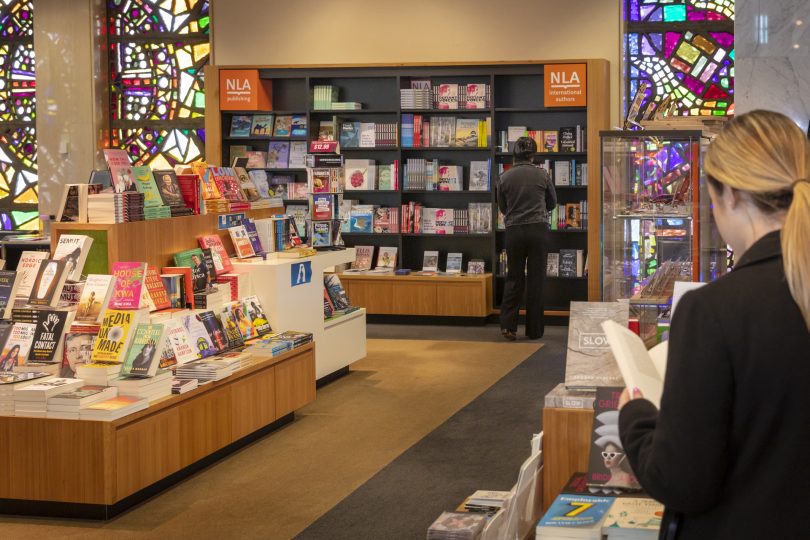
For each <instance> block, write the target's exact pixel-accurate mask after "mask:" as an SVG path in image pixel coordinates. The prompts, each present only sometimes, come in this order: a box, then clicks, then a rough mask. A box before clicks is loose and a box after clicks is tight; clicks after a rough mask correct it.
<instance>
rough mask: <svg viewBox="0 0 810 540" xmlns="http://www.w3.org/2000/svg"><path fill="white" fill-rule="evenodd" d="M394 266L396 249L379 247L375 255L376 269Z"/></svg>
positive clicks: (395, 263) (395, 264)
mask: <svg viewBox="0 0 810 540" xmlns="http://www.w3.org/2000/svg"><path fill="white" fill-rule="evenodd" d="M396 266H397V248H395V247H384V246H381V247H380V251H379V252H378V253H377V268H396Z"/></svg>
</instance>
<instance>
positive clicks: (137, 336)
mask: <svg viewBox="0 0 810 540" xmlns="http://www.w3.org/2000/svg"><path fill="white" fill-rule="evenodd" d="M165 339H166V327H165V326H164V325H162V324H149V323H141V324H139V325H138V326H137V327H136V328H135V333H134V335H133V337H132V342H131V344H130V346H129V350H128V351H127V355H126V359H125V360H124V365H123V366H121V375H123V376H138V377H153V376H154V375H155V374H156V373H157V370H158V364H159V360H160V357H161V352H162V351H163V348H164V346H165Z"/></svg>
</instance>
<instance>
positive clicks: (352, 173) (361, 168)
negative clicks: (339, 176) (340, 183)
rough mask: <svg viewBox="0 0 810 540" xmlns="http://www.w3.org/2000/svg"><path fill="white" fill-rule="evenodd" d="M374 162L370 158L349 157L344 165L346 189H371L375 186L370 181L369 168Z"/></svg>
mask: <svg viewBox="0 0 810 540" xmlns="http://www.w3.org/2000/svg"><path fill="white" fill-rule="evenodd" d="M371 167H374V162H373V161H371V160H368V159H347V160H346V163H345V165H344V171H345V173H344V182H345V185H344V190H345V191H353V190H371V189H374V186H373V185H371V184H370V183H369V169H370V168H371Z"/></svg>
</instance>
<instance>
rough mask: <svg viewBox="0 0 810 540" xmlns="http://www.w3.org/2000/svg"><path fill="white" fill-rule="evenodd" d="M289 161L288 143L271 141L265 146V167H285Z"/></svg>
mask: <svg viewBox="0 0 810 540" xmlns="http://www.w3.org/2000/svg"><path fill="white" fill-rule="evenodd" d="M289 161H290V143H288V142H280V141H272V142H271V143H270V144H269V145H268V147H267V168H268V169H286V168H287V167H288V164H289Z"/></svg>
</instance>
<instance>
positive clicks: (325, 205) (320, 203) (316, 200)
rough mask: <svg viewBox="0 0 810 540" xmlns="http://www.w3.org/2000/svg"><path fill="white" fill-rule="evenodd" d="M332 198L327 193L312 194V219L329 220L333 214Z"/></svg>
mask: <svg viewBox="0 0 810 540" xmlns="http://www.w3.org/2000/svg"><path fill="white" fill-rule="evenodd" d="M332 203H333V197H332V195H331V194H329V193H314V194H313V195H312V219H315V220H329V219H332V217H333V214H334V208H333V204H332Z"/></svg>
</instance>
